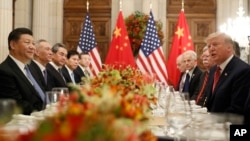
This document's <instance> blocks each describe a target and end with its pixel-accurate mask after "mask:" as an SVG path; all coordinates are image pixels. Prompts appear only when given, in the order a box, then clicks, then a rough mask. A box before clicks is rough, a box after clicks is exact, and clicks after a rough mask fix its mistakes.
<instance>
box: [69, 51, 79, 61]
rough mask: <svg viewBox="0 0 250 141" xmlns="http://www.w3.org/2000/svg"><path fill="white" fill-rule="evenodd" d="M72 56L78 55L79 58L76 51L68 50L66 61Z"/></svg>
mask: <svg viewBox="0 0 250 141" xmlns="http://www.w3.org/2000/svg"><path fill="white" fill-rule="evenodd" d="M73 55H78V56H79V53H78V52H77V51H75V50H70V51H68V54H67V59H69V58H70V57H71V56H73Z"/></svg>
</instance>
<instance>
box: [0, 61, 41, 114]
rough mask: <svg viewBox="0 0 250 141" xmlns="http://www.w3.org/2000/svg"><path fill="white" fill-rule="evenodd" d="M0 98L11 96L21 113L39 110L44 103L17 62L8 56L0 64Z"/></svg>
mask: <svg viewBox="0 0 250 141" xmlns="http://www.w3.org/2000/svg"><path fill="white" fill-rule="evenodd" d="M0 98H11V99H14V100H16V103H17V104H18V106H20V108H21V109H22V112H23V114H27V115H28V114H30V113H31V112H33V111H40V110H42V109H43V107H44V103H43V101H42V99H41V97H40V96H39V94H38V93H37V92H36V90H35V88H34V87H33V86H32V84H31V83H30V81H29V80H28V78H27V77H26V76H25V75H24V74H23V72H22V70H20V68H19V67H18V66H17V64H16V63H15V62H14V61H13V60H12V59H11V58H10V57H9V56H8V57H7V58H6V59H5V60H4V61H3V62H2V63H1V64H0Z"/></svg>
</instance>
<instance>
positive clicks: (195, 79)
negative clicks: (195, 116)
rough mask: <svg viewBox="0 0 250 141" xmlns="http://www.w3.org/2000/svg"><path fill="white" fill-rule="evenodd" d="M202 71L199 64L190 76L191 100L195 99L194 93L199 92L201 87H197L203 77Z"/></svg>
mask: <svg viewBox="0 0 250 141" xmlns="http://www.w3.org/2000/svg"><path fill="white" fill-rule="evenodd" d="M201 74H202V71H201V70H200V68H198V67H197V66H196V67H195V68H194V71H193V74H192V76H191V78H190V82H189V90H188V92H189V96H190V98H191V100H192V99H193V95H194V93H197V92H198V91H199V88H198V87H197V86H198V85H199V83H200V77H201Z"/></svg>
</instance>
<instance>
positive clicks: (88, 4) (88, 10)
mask: <svg viewBox="0 0 250 141" xmlns="http://www.w3.org/2000/svg"><path fill="white" fill-rule="evenodd" d="M86 3H87V4H86V5H87V12H89V0H87V2H86Z"/></svg>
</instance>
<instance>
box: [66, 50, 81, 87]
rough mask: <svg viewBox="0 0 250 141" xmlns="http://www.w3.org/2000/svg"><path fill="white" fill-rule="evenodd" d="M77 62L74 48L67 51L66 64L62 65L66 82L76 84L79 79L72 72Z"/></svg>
mask: <svg viewBox="0 0 250 141" xmlns="http://www.w3.org/2000/svg"><path fill="white" fill-rule="evenodd" d="M78 64H79V54H78V52H77V51H75V50H70V51H68V54H67V60H66V64H65V65H64V66H63V67H62V73H63V77H64V78H65V81H66V83H73V84H78V83H80V82H81V81H80V79H78V78H77V77H78V76H76V74H75V72H74V70H75V69H76V68H77V66H78Z"/></svg>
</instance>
